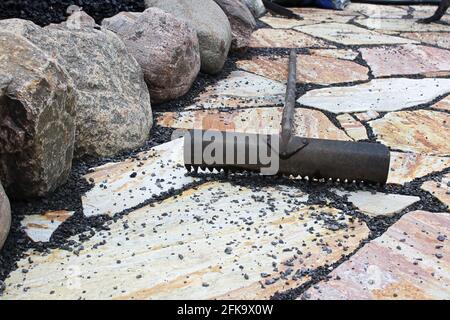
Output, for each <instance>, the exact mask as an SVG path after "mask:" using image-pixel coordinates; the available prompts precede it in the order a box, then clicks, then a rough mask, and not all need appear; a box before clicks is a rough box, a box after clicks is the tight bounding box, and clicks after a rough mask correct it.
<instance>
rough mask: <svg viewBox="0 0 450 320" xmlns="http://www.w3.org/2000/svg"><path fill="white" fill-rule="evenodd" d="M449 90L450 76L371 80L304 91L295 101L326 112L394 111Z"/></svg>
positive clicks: (416, 104) (430, 98)
mask: <svg viewBox="0 0 450 320" xmlns="http://www.w3.org/2000/svg"><path fill="white" fill-rule="evenodd" d="M448 92H450V79H439V78H432V79H420V80H419V79H406V78H391V79H375V80H372V81H370V82H368V83H363V84H358V85H355V86H350V87H333V88H323V89H317V90H311V91H308V92H307V93H306V94H304V95H303V96H301V97H300V98H299V99H298V102H299V103H301V104H303V105H305V106H309V107H315V108H319V109H323V110H326V111H329V112H334V113H340V112H357V111H396V110H401V109H405V108H410V107H414V106H418V105H421V104H424V103H428V102H431V101H433V100H434V99H436V98H437V97H439V96H441V95H443V94H446V93H448Z"/></svg>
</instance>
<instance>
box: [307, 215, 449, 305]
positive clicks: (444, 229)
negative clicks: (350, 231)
mask: <svg viewBox="0 0 450 320" xmlns="http://www.w3.org/2000/svg"><path fill="white" fill-rule="evenodd" d="M449 234H450V216H449V214H448V213H434V212H426V211H414V212H410V213H407V214H406V215H404V216H403V217H402V218H401V219H400V220H399V221H398V222H396V223H395V224H394V225H393V226H391V227H390V228H389V229H388V230H387V231H386V232H385V233H384V234H383V235H382V236H381V237H379V238H377V239H375V240H373V241H371V242H370V243H369V244H367V245H365V246H364V247H363V248H362V249H361V250H359V251H358V252H357V253H356V254H355V255H354V256H353V257H351V258H350V260H349V261H347V262H344V263H343V264H341V265H340V266H339V267H337V268H336V269H335V270H334V271H333V272H331V274H330V277H331V280H329V281H326V282H321V283H319V284H318V285H316V286H314V287H313V288H311V289H310V290H308V291H307V292H306V294H305V295H304V296H303V297H304V298H309V299H450V245H449V244H448V242H449V241H450V239H449V238H448V235H449Z"/></svg>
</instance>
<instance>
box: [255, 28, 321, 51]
mask: <svg viewBox="0 0 450 320" xmlns="http://www.w3.org/2000/svg"><path fill="white" fill-rule="evenodd" d="M327 46H328V45H327V44H326V42H324V41H323V40H320V39H317V38H314V37H311V36H309V35H307V34H304V33H300V32H297V31H294V30H285V29H269V28H262V29H258V30H256V31H255V32H253V34H252V38H251V41H250V47H252V48H299V47H300V48H301V47H314V48H326V47H327Z"/></svg>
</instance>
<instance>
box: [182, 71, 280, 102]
mask: <svg viewBox="0 0 450 320" xmlns="http://www.w3.org/2000/svg"><path fill="white" fill-rule="evenodd" d="M285 94H286V85H285V84H284V83H281V82H278V81H273V80H271V79H267V78H265V77H261V76H259V75H255V74H252V73H249V72H244V71H233V72H232V73H231V74H230V75H229V76H228V77H227V78H225V79H223V80H220V81H218V82H217V83H216V84H214V85H211V86H209V87H207V88H206V89H205V91H204V92H203V93H201V94H200V95H199V96H198V97H197V98H196V99H195V101H194V102H195V104H193V105H191V106H188V107H187V109H196V108H197V109H198V108H207V109H210V108H239V107H258V106H266V105H272V106H274V105H283V103H284V96H285Z"/></svg>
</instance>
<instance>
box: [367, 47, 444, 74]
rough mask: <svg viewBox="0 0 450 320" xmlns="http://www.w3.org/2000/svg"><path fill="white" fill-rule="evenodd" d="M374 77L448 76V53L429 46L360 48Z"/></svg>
mask: <svg viewBox="0 0 450 320" xmlns="http://www.w3.org/2000/svg"><path fill="white" fill-rule="evenodd" d="M359 51H360V52H361V53H362V58H363V59H364V60H366V61H367V64H368V65H369V66H370V68H371V70H372V73H373V75H374V76H376V77H382V76H392V75H401V74H424V75H429V74H436V75H437V74H439V75H442V76H445V75H449V74H450V51H448V50H444V49H438V48H433V47H429V46H418V45H414V44H406V45H402V46H398V47H392V46H389V47H374V48H361V49H359Z"/></svg>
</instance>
